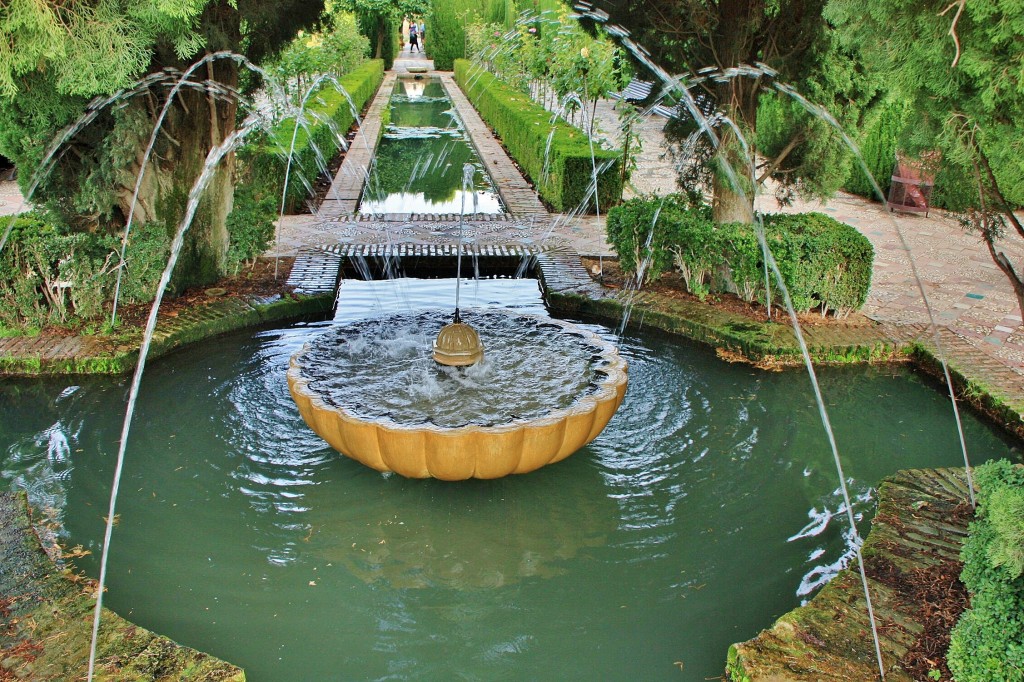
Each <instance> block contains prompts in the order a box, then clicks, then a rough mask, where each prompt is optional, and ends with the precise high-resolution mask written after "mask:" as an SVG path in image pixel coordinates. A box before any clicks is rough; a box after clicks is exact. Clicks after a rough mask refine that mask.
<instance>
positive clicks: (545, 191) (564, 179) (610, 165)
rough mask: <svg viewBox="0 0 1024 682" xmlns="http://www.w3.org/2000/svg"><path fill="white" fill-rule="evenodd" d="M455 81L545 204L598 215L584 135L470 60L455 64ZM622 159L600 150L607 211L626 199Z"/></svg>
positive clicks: (597, 157)
mask: <svg viewBox="0 0 1024 682" xmlns="http://www.w3.org/2000/svg"><path fill="white" fill-rule="evenodd" d="M455 80H456V82H458V84H459V86H460V87H461V88H462V90H463V92H465V93H466V96H467V97H468V98H469V100H470V102H472V103H473V106H475V107H476V109H477V111H479V112H480V116H481V117H482V118H483V119H484V121H486V122H487V124H488V125H489V126H491V128H493V129H494V131H495V132H496V133H497V134H498V137H500V138H501V141H502V143H503V144H504V145H505V148H506V149H507V150H508V152H509V154H511V155H512V157H513V158H514V159H515V160H516V162H517V163H518V164H519V166H520V168H522V169H523V171H524V172H525V173H526V175H527V176H528V177H529V178H530V180H531V181H532V182H533V183H534V185H535V186H536V188H537V192H538V194H540V196H541V198H542V199H544V200H545V201H546V202H548V203H549V204H551V206H553V207H554V209H555V210H556V211H570V210H573V209H576V208H577V207H579V206H585V207H586V208H587V210H591V211H592V210H593V206H594V202H593V196H592V193H590V194H589V195H588V188H589V186H590V184H591V182H592V178H593V165H592V162H591V156H590V144H589V141H588V139H587V136H586V135H585V134H584V133H582V132H581V131H579V130H577V129H576V128H573V127H572V126H570V125H569V124H568V123H565V122H564V121H561V120H559V121H556V122H555V123H554V124H552V122H551V113H550V112H549V111H547V110H546V109H544V108H543V107H542V106H540V105H539V104H535V103H534V102H533V101H532V100H531V99H530V97H529V96H528V95H525V94H523V93H521V92H518V91H516V90H514V89H512V88H510V87H508V86H507V85H505V84H504V83H502V82H501V81H500V80H498V79H497V78H496V77H495V76H494V75H492V74H490V73H487V72H485V71H481V70H480V69H478V68H475V67H474V66H473V65H471V64H470V62H468V61H466V60H464V59H460V60H457V61H456V62H455ZM552 129H553V130H554V133H553V135H552ZM549 136H550V144H549ZM621 157H622V154H621V152H619V151H618V150H609V149H599V148H595V149H594V159H595V160H596V163H597V165H598V168H599V171H600V172H599V174H598V200H599V202H600V208H601V210H602V211H603V210H605V209H606V208H607V207H610V206H613V205H615V204H616V203H618V202H619V200H620V199H621V197H622V178H621V175H620V173H619V164H620V163H621V161H622V158H621Z"/></svg>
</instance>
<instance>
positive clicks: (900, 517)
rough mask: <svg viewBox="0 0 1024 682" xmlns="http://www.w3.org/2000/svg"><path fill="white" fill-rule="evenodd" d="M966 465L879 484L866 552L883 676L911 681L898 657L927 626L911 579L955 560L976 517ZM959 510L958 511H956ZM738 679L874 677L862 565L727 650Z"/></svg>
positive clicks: (905, 474)
mask: <svg viewBox="0 0 1024 682" xmlns="http://www.w3.org/2000/svg"><path fill="white" fill-rule="evenodd" d="M967 495H968V491H967V483H966V481H965V480H964V474H963V469H958V468H944V469H907V470H903V471H898V472H896V473H895V474H893V475H892V476H888V477H886V478H885V479H883V481H882V483H881V485H880V486H879V488H878V511H877V512H876V513H875V517H874V519H873V520H872V522H871V532H870V533H869V534H868V536H867V538H866V539H865V541H864V546H863V550H862V554H863V556H864V561H865V567H866V569H867V573H868V583H869V590H870V592H871V600H872V604H873V606H874V611H875V617H876V621H877V622H878V624H879V633H880V640H881V649H882V660H883V665H884V666H885V669H886V679H887V680H890V681H892V682H910V680H912V679H913V678H912V677H911V676H910V675H909V674H908V673H907V672H906V671H905V670H904V669H903V667H902V665H901V661H902V659H903V657H904V656H905V655H906V654H907V652H908V651H909V650H910V649H911V647H913V646H914V645H915V643H916V642H917V638H918V637H917V636H918V634H919V633H920V632H921V631H923V630H924V616H923V614H924V610H923V609H921V608H920V602H919V601H918V600H917V598H916V597H915V596H914V595H913V594H911V593H910V592H909V591H908V590H909V587H908V586H909V585H911V584H912V583H911V582H910V581H908V580H907V576H908V575H909V574H910V573H911V572H913V571H920V570H927V569H929V568H933V567H937V566H940V565H942V564H944V563H948V562H959V560H960V558H959V557H960V548H961V546H962V544H963V541H964V539H965V538H966V537H967V524H968V522H969V521H970V519H971V518H973V514H971V513H970V512H969V508H968V510H967V511H966V512H964V511H963V509H964V508H963V507H961V505H965V504H966V500H967ZM958 507H959V509H958ZM726 674H727V676H728V678H729V679H730V680H732V682H757V681H758V680H763V681H765V682H767V681H768V680H779V681H781V680H788V681H791V682H798V681H807V682H810V681H812V680H814V681H820V682H840V681H845V680H871V679H877V677H878V666H877V663H876V657H875V652H874V648H873V645H872V640H871V632H870V628H869V624H868V620H867V609H866V605H865V602H864V594H863V591H862V588H861V582H860V576H859V573H858V571H857V570H856V568H846V569H844V570H842V571H841V572H840V573H839V575H837V576H836V577H835V578H833V579H832V580H831V581H829V583H828V584H827V585H826V586H825V587H823V588H822V589H821V591H820V592H818V594H817V595H815V596H814V598H813V599H811V600H810V602H808V603H807V604H806V605H805V606H800V607H797V608H795V609H793V610H792V611H789V612H788V613H786V614H784V615H782V616H781V617H780V618H779V619H778V620H777V621H776V622H775V624H774V625H772V626H771V627H770V628H767V629H765V630H762V631H761V632H760V633H759V634H758V635H757V636H755V637H754V638H752V639H750V640H747V641H745V642H740V643H737V644H733V645H732V646H730V647H729V652H728V655H727V662H726Z"/></svg>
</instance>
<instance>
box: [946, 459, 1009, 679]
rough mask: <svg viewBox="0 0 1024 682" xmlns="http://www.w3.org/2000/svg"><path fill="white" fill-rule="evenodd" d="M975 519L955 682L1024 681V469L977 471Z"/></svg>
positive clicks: (951, 660)
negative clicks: (968, 602)
mask: <svg viewBox="0 0 1024 682" xmlns="http://www.w3.org/2000/svg"><path fill="white" fill-rule="evenodd" d="M975 474H976V475H975V482H976V483H977V486H978V509H977V515H976V520H975V521H974V522H972V523H971V526H970V535H969V537H968V538H967V541H966V542H965V543H964V548H963V551H962V552H961V558H962V559H963V562H964V568H963V572H962V573H961V575H960V578H961V580H963V583H964V585H965V586H966V587H967V589H968V591H969V592H970V593H971V608H970V609H969V610H968V611H966V612H964V614H963V615H962V616H961V617H960V621H959V622H958V623H957V625H956V627H955V628H954V629H953V633H952V636H951V638H950V644H949V654H948V655H947V663H948V664H949V669H950V671H952V673H953V677H954V679H956V680H957V682H991V681H992V680H1000V681H1001V682H1014V681H1015V682H1020V681H1021V680H1024V467H1020V466H1014V465H1013V464H1011V463H1010V462H1008V461H1006V460H1000V461H996V462H989V463H987V464H983V465H982V466H980V467H977V469H976V470H975Z"/></svg>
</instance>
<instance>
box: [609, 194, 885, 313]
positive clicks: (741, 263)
mask: <svg viewBox="0 0 1024 682" xmlns="http://www.w3.org/2000/svg"><path fill="white" fill-rule="evenodd" d="M763 224H764V229H765V238H766V240H767V242H768V245H769V246H770V247H771V250H772V254H773V255H774V257H775V260H776V262H777V263H778V266H779V271H780V272H781V273H782V277H783V281H785V283H786V288H787V289H788V290H789V293H790V296H791V298H792V300H793V306H794V307H795V308H796V309H797V311H798V312H807V311H810V310H815V309H818V310H820V311H821V313H822V315H825V314H828V313H830V312H831V313H833V314H836V315H839V316H845V315H847V314H849V313H850V312H852V311H854V310H857V309H859V308H860V307H861V306H863V305H864V301H865V300H867V294H868V288H869V286H870V284H871V267H872V261H873V259H874V251H873V249H872V247H871V243H870V242H869V241H868V240H867V238H866V237H864V236H863V235H861V234H860V233H859V232H857V231H856V230H855V229H854V228H852V227H850V226H848V225H844V224H843V223H840V222H838V221H836V220H833V219H832V218H829V217H828V216H825V215H821V214H819V213H806V214H797V215H787V214H777V215H769V216H765V218H764V223H763ZM608 239H609V241H610V242H611V243H612V245H613V246H614V247H615V250H616V252H617V253H618V254H619V262H620V264H621V266H622V268H623V270H624V271H625V272H627V273H630V274H637V275H638V276H639V279H640V280H641V283H646V282H648V281H651V280H654V279H657V278H658V277H659V276H660V275H661V274H662V273H664V272H666V271H668V270H670V269H674V270H676V271H678V272H679V273H680V274H681V275H682V277H683V280H684V282H685V284H686V287H687V290H688V291H689V292H690V293H692V294H694V295H696V296H698V297H700V298H701V299H703V298H704V297H705V296H707V295H708V294H709V293H712V292H715V293H721V292H730V293H735V294H737V295H738V296H739V297H740V298H742V299H743V300H745V301H748V302H749V301H755V300H757V301H760V302H762V303H764V302H765V299H766V296H765V294H766V291H767V289H766V287H765V274H764V259H763V254H762V249H761V246H760V244H759V242H758V240H757V236H756V234H755V232H754V227H753V226H752V225H746V224H743V223H729V224H725V225H715V224H714V221H713V220H712V218H711V210H710V209H709V208H708V207H707V206H701V205H695V204H694V202H693V201H692V200H690V199H686V198H683V197H681V196H679V195H671V196H668V197H663V198H659V199H631V200H629V201H627V202H625V203H623V204H621V205H620V206H616V207H615V208H613V209H611V210H610V211H609V212H608ZM775 289H776V287H775V284H774V281H773V283H772V296H773V298H774V300H776V301H778V300H779V298H778V292H777V291H776V290H775Z"/></svg>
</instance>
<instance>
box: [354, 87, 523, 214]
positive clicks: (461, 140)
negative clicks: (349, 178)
mask: <svg viewBox="0 0 1024 682" xmlns="http://www.w3.org/2000/svg"><path fill="white" fill-rule="evenodd" d="M389 115H390V123H389V125H388V126H387V129H386V130H385V132H384V136H383V138H382V139H381V140H380V143H379V144H378V145H377V150H376V153H375V155H374V160H373V166H372V168H371V170H370V177H369V181H368V182H367V184H366V189H365V191H364V194H363V199H362V201H361V202H360V204H359V212H360V213H364V214H366V213H370V214H381V213H399V214H405V213H419V214H426V215H436V214H455V215H458V214H459V213H460V211H461V209H462V205H463V201H465V211H466V213H480V214H489V215H493V214H499V213H504V212H505V209H504V208H503V207H502V204H501V200H500V198H499V197H498V193H497V192H496V191H495V189H494V186H493V184H492V183H491V179H490V177H489V176H488V175H487V172H486V170H484V166H483V163H482V162H481V161H480V158H479V157H478V156H477V154H476V150H475V149H473V146H472V145H471V144H470V142H469V137H468V136H467V135H466V133H465V131H464V130H463V128H462V122H461V121H460V120H459V118H458V114H456V112H455V109H454V106H453V105H452V101H451V100H450V99H449V98H448V94H447V93H446V92H445V90H444V86H443V85H442V84H441V81H440V79H437V78H431V79H418V80H414V79H406V78H400V79H398V81H397V82H396V83H395V90H394V93H393V94H392V96H391V104H390V109H389ZM467 163H469V164H471V165H472V166H473V167H474V168H475V173H474V175H473V184H472V187H466V188H464V187H463V180H462V174H463V166H464V165H465V164H467Z"/></svg>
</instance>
